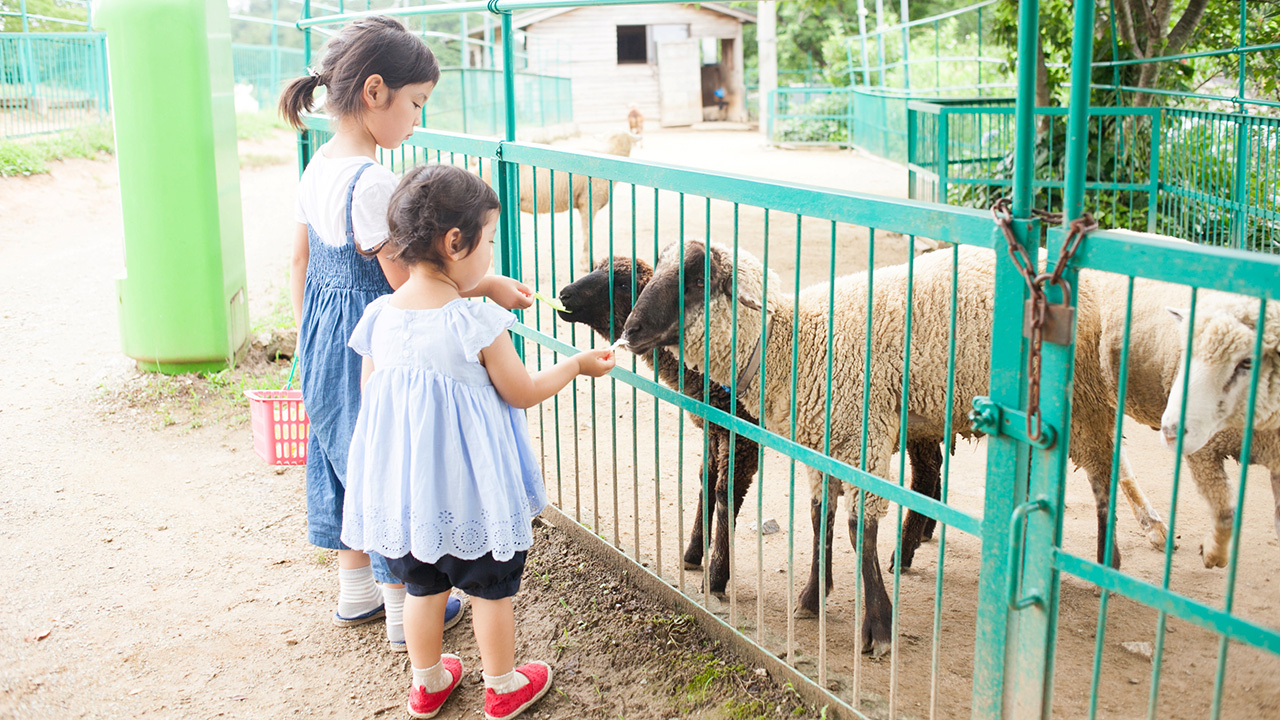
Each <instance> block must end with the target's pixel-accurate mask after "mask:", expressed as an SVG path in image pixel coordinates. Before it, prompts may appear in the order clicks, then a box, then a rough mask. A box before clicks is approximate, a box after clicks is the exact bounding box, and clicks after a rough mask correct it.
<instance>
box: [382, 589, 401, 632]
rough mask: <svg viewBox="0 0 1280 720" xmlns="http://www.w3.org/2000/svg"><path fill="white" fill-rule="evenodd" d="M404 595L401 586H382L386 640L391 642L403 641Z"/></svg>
mask: <svg viewBox="0 0 1280 720" xmlns="http://www.w3.org/2000/svg"><path fill="white" fill-rule="evenodd" d="M404 596H405V589H404V588H402V587H398V588H393V587H387V586H386V585H383V586H382V604H383V605H385V606H386V609H387V640H389V641H390V642H393V643H402V642H404Z"/></svg>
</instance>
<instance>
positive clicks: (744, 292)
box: [738, 270, 779, 310]
mask: <svg viewBox="0 0 1280 720" xmlns="http://www.w3.org/2000/svg"><path fill="white" fill-rule="evenodd" d="M778 282H779V279H778V273H776V272H774V271H772V270H770V271H769V284H770V285H772V286H773V287H775V288H776V287H778ZM763 289H764V286H761V287H759V288H749V289H748V288H746V287H743V286H742V284H741V283H739V284H738V302H740V303H742V304H743V305H745V306H747V307H749V308H751V309H752V310H759V309H760V308H762V307H764V298H763V297H762V296H761V294H760V293H761V291H762V290H763Z"/></svg>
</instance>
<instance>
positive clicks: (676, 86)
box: [512, 3, 755, 127]
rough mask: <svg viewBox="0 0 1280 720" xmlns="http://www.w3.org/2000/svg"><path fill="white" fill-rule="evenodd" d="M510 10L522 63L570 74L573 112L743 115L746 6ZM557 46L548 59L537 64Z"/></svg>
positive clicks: (679, 118)
mask: <svg viewBox="0 0 1280 720" xmlns="http://www.w3.org/2000/svg"><path fill="white" fill-rule="evenodd" d="M512 20H513V23H514V26H515V28H516V29H519V30H523V31H524V33H525V43H526V46H525V49H526V50H527V52H528V57H529V63H530V64H529V68H528V69H529V70H530V71H532V72H545V73H550V74H557V75H563V74H565V73H566V72H567V74H568V75H569V77H570V78H571V79H572V81H573V117H574V121H575V122H578V123H597V122H618V123H624V122H626V118H627V112H628V110H629V108H630V106H631V105H632V104H634V105H636V106H637V107H638V108H639V110H640V112H642V113H644V116H645V118H646V120H647V122H654V121H657V122H658V123H659V124H660V125H662V126H663V127H669V126H681V125H692V124H693V123H695V122H700V121H702V120H704V119H708V120H711V119H716V120H730V121H735V122H746V120H747V109H746V102H745V101H746V84H745V79H744V74H743V59H742V51H743V47H742V45H743V44H742V26H743V24H744V23H749V22H755V15H753V14H752V13H749V12H746V11H743V10H739V9H737V8H731V7H728V6H726V5H720V4H717V3H701V4H700V5H667V4H658V5H620V6H616V5H615V6H598V7H582V8H555V9H546V10H532V11H529V12H526V13H520V14H517V15H516V16H515V17H513V18H512ZM566 49H567V54H568V57H567V58H565V57H564V55H565V54H566ZM557 55H559V56H560V57H559V60H560V62H559V63H558V64H557V65H555V66H554V67H545V68H544V67H539V63H543V62H547V61H551V60H554V59H555V58H556V56H557ZM717 90H719V91H720V93H717Z"/></svg>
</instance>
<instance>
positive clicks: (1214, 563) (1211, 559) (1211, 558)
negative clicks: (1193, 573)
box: [1200, 543, 1227, 570]
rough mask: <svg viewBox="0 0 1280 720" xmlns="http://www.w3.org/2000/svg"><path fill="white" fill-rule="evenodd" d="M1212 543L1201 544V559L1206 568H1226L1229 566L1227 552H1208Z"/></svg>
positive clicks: (1223, 550)
mask: <svg viewBox="0 0 1280 720" xmlns="http://www.w3.org/2000/svg"><path fill="white" fill-rule="evenodd" d="M1209 544H1210V543H1201V544H1200V559H1201V560H1203V561H1204V566H1205V567H1207V568H1209V569H1211V570H1212V569H1213V568H1216V567H1220V568H1224V567H1226V566H1227V552H1226V550H1225V549H1222V550H1217V551H1214V550H1207V549H1206V548H1207V547H1208V546H1209Z"/></svg>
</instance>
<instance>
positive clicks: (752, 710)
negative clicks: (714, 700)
mask: <svg viewBox="0 0 1280 720" xmlns="http://www.w3.org/2000/svg"><path fill="white" fill-rule="evenodd" d="M721 709H722V710H723V711H724V715H725V717H727V718H729V719H730V720H771V718H772V717H773V716H772V715H770V714H769V706H768V705H766V704H764V703H763V702H761V701H760V700H752V701H751V702H747V703H740V702H738V701H737V700H729V701H728V702H726V703H725V704H724V706H723V707H722V708H721Z"/></svg>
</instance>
